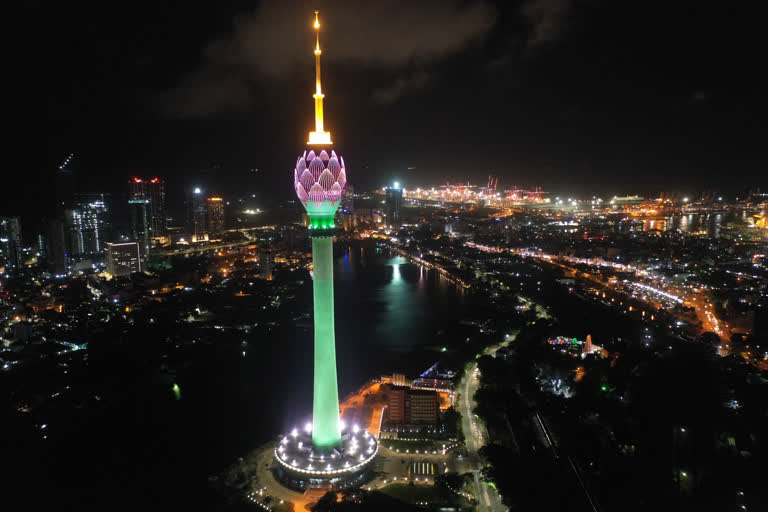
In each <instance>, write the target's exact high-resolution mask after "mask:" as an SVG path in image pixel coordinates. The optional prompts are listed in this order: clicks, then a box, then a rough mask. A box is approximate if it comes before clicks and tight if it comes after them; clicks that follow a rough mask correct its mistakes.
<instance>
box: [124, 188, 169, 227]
mask: <svg viewBox="0 0 768 512" xmlns="http://www.w3.org/2000/svg"><path fill="white" fill-rule="evenodd" d="M128 186H129V196H128V202H129V203H130V202H131V201H143V202H144V204H146V205H147V206H146V210H147V228H148V232H149V236H150V238H153V237H161V236H165V235H166V234H167V231H168V227H167V213H166V206H165V180H163V179H162V178H158V177H154V178H149V179H146V178H133V179H132V180H131V181H130V182H129V183H128Z"/></svg>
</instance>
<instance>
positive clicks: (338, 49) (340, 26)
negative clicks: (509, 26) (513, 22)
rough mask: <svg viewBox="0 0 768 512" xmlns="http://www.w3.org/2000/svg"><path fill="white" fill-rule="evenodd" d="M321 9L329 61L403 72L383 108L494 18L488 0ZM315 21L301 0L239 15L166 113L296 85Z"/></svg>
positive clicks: (349, 3)
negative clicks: (265, 86) (259, 89)
mask: <svg viewBox="0 0 768 512" xmlns="http://www.w3.org/2000/svg"><path fill="white" fill-rule="evenodd" d="M319 8H320V10H321V23H322V24H323V29H321V37H322V40H323V46H324V47H325V48H326V49H327V51H326V52H325V53H324V55H323V58H324V59H327V60H328V62H331V63H338V64H342V65H344V64H348V65H355V66H358V67H361V68H365V69H373V70H382V71H388V70H394V71H396V72H397V74H395V75H393V77H392V78H391V81H390V82H389V83H383V84H381V87H380V88H378V89H376V90H375V91H374V92H372V97H373V99H374V100H375V101H378V102H382V103H391V102H393V101H395V100H396V99H397V98H398V97H399V96H401V95H403V94H407V93H408V92H410V91H413V90H416V89H419V88H422V87H424V86H426V85H427V84H428V83H429V81H430V74H429V73H428V72H426V71H422V70H423V69H424V65H425V64H426V63H431V62H434V61H437V60H440V59H443V58H445V57H448V56H450V55H453V54H455V53H457V52H459V51H461V50H462V49H464V48H466V47H467V46H468V45H469V44H471V43H472V42H475V41H478V40H480V39H481V38H483V37H484V36H485V35H486V34H487V33H488V32H489V30H490V29H491V27H492V25H493V20H494V10H493V8H492V7H491V6H489V5H488V4H486V3H485V2H475V3H471V4H468V3H466V2H459V1H445V0H443V1H441V0H425V1H419V2H413V1H398V0H380V1H377V2H360V1H354V0H339V1H334V2H328V3H327V6H326V5H324V4H322V3H321V4H320V5H319ZM311 21H312V11H311V9H310V8H308V7H307V3H306V2H295V1H280V2H264V3H263V4H262V6H260V7H259V8H258V9H256V10H255V11H254V12H252V13H250V14H247V15H239V16H237V17H235V19H234V20H233V24H232V31H231V32H230V33H229V34H226V35H224V36H221V37H218V38H216V39H214V40H213V41H211V42H209V43H208V44H207V45H206V47H205V49H204V51H203V58H202V63H201V64H200V65H199V67H198V69H197V70H195V71H193V72H191V73H189V74H188V75H187V76H186V77H184V78H183V79H182V80H181V81H180V82H179V84H178V85H177V86H176V87H174V88H172V89H171V90H168V91H165V92H164V93H162V94H161V95H160V98H159V100H160V104H161V105H162V106H161V109H162V111H163V114H164V115H165V116H167V117H186V118H189V117H208V116H211V115H215V114H217V113H221V112H228V111H238V110H244V109H248V108H249V107H250V106H252V105H253V100H254V96H253V93H252V92H251V91H252V89H253V88H254V87H258V86H259V85H262V84H265V83H279V82H280V81H285V80H289V79H291V78H294V77H297V76H298V74H299V73H300V72H306V70H307V69H308V68H309V67H310V66H311V62H312V61H311V58H312V57H311V53H310V49H311V47H312V44H313V43H312V30H311ZM414 68H415V69H414ZM310 69H311V68H310ZM403 69H405V70H406V71H405V72H404V73H405V74H404V75H401V73H403V71H402V70H403Z"/></svg>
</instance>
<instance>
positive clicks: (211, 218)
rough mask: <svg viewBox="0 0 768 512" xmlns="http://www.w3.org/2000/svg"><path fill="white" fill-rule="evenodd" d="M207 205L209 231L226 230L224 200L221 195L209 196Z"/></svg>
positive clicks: (214, 232) (215, 232)
mask: <svg viewBox="0 0 768 512" xmlns="http://www.w3.org/2000/svg"><path fill="white" fill-rule="evenodd" d="M206 206H207V208H206V213H207V216H208V233H210V234H218V233H221V232H222V231H224V200H223V199H222V198H220V197H209V198H208V199H207V200H206Z"/></svg>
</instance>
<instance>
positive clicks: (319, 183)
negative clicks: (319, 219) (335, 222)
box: [293, 150, 347, 213]
mask: <svg viewBox="0 0 768 512" xmlns="http://www.w3.org/2000/svg"><path fill="white" fill-rule="evenodd" d="M293 182H294V186H295V188H296V195H297V196H299V199H300V200H301V202H302V203H303V204H304V207H305V208H306V209H307V211H308V212H309V213H333V212H335V211H336V209H337V208H338V207H339V202H340V201H341V198H342V196H343V195H344V190H345V188H346V186H347V175H346V172H345V170H344V159H343V158H342V157H340V156H338V155H336V152H335V151H333V150H331V154H330V155H329V154H328V152H327V151H325V150H322V151H320V153H319V154H316V153H315V152H314V150H310V151H309V153H307V152H306V151H305V152H304V154H303V155H301V156H300V157H299V159H298V160H297V161H296V168H295V169H294V173H293Z"/></svg>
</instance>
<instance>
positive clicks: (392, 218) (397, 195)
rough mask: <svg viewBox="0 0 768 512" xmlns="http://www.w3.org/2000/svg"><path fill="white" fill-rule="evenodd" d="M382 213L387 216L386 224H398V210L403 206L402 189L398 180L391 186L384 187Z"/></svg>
mask: <svg viewBox="0 0 768 512" xmlns="http://www.w3.org/2000/svg"><path fill="white" fill-rule="evenodd" d="M384 206H385V207H386V208H385V211H384V215H386V217H387V224H389V225H390V226H398V225H400V212H401V210H402V208H403V189H402V188H401V187H400V184H399V183H398V182H395V184H394V185H393V186H392V187H388V188H387V189H386V199H385V202H384Z"/></svg>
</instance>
